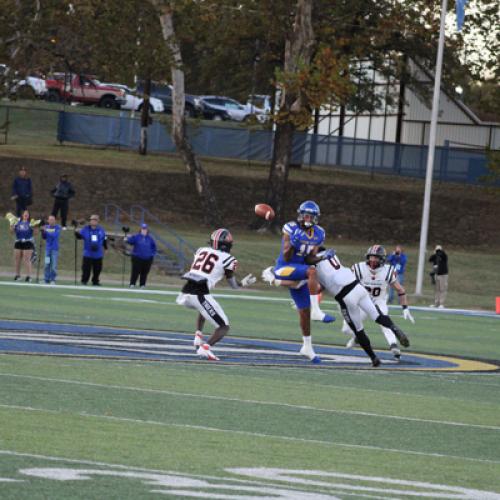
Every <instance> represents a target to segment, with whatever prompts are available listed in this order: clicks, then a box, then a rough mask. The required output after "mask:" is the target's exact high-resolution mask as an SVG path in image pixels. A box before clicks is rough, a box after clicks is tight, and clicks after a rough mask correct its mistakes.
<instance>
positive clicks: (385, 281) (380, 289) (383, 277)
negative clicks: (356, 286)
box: [352, 262, 397, 304]
mask: <svg viewBox="0 0 500 500" xmlns="http://www.w3.org/2000/svg"><path fill="white" fill-rule="evenodd" d="M352 269H353V271H354V273H355V274H356V278H357V279H358V280H359V282H360V283H361V284H362V285H363V286H364V287H365V288H366V289H367V290H368V293H369V294H370V297H371V298H372V300H373V302H375V303H376V304H377V303H382V304H385V303H386V302H387V288H388V286H390V285H392V284H393V283H394V282H395V281H397V275H396V269H395V268H394V266H391V265H389V264H384V265H383V266H380V267H377V268H376V269H372V268H371V267H370V266H369V265H368V264H367V263H366V262H358V263H357V264H354V265H353V266H352Z"/></svg>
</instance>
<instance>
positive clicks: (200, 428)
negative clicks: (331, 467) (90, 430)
mask: <svg viewBox="0 0 500 500" xmlns="http://www.w3.org/2000/svg"><path fill="white" fill-rule="evenodd" d="M0 408H5V409H7V410H8V409H11V410H20V411H29V412H39V413H49V414H55V415H66V416H78V417H84V418H92V419H103V420H112V421H116V422H125V423H131V424H139V425H150V426H160V427H175V428H179V429H193V430H198V431H205V432H220V433H227V434H235V435H238V436H248V437H252V438H263V439H266V440H268V439H276V440H278V441H287V442H294V443H306V444H315V445H324V446H338V447H342V448H353V449H362V450H370V451H377V452H387V453H399V454H403V455H417V456H424V457H433V458H445V459H452V460H464V461H467V462H479V463H488V464H500V460H488V459H485V458H472V457H461V456H458V455H446V454H444V453H426V452H423V451H414V450H401V449H397V448H384V447H382V446H370V445H361V444H350V443H340V442H336V441H324V440H321V439H306V438H297V437H291V436H278V435H276V434H265V433H262V432H250V431H241V430H235V429H222V428H218V427H208V426H204V425H191V424H176V423H167V422H158V421H156V420H142V419H135V418H128V417H113V416H109V415H96V414H93V413H86V412H76V413H71V412H66V411H60V410H46V409H45V408H34V407H32V406H19V405H5V404H0Z"/></svg>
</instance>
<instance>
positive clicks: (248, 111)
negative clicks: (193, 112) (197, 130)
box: [196, 95, 265, 122]
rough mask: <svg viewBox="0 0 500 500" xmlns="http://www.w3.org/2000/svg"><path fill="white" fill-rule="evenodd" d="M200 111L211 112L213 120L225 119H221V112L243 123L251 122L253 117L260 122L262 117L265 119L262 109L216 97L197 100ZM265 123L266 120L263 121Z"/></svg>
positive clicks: (208, 96) (204, 96)
mask: <svg viewBox="0 0 500 500" xmlns="http://www.w3.org/2000/svg"><path fill="white" fill-rule="evenodd" d="M196 103H197V106H198V109H200V110H201V111H202V112H204V113H206V112H211V113H213V114H214V116H213V119H214V120H217V119H219V120H220V119H223V118H220V117H219V114H217V113H221V112H225V113H226V114H227V115H228V116H229V119H230V120H234V121H238V122H242V121H245V120H249V119H250V118H251V117H252V116H255V117H256V118H257V119H258V120H259V121H261V118H259V116H260V117H264V116H265V115H264V112H263V110H262V109H260V108H257V107H255V106H253V109H252V107H250V106H246V105H243V104H241V103H239V102H238V101H236V100H234V99H231V98H230V97H223V96H216V95H202V96H199V97H198V98H197V100H196ZM262 121H264V120H262Z"/></svg>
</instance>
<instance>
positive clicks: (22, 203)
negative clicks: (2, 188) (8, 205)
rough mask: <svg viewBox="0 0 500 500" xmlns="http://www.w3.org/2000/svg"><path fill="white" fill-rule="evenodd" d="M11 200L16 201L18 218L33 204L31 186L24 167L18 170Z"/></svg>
mask: <svg viewBox="0 0 500 500" xmlns="http://www.w3.org/2000/svg"><path fill="white" fill-rule="evenodd" d="M11 200H16V215H17V216H18V217H21V214H22V213H23V212H24V211H25V210H26V209H27V208H28V207H29V206H30V205H31V204H32V203H33V186H32V185H31V179H30V178H29V177H28V171H27V170H26V168H25V167H21V168H20V169H19V175H18V176H17V177H16V178H15V179H14V183H13V184H12V196H11Z"/></svg>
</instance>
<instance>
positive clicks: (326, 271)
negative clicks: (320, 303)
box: [316, 254, 356, 295]
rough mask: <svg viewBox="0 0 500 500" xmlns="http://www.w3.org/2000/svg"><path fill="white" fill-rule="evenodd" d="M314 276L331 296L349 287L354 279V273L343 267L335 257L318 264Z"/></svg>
mask: <svg viewBox="0 0 500 500" xmlns="http://www.w3.org/2000/svg"><path fill="white" fill-rule="evenodd" d="M319 255H321V254H319ZM316 274H317V276H318V281H319V282H320V283H321V285H322V286H323V287H324V288H326V289H327V290H328V291H329V292H330V293H331V294H332V295H337V294H338V293H339V292H340V290H342V288H344V287H345V286H346V285H350V284H351V283H352V282H353V281H354V280H355V279H356V276H354V273H353V272H352V271H351V270H350V269H349V268H347V267H344V266H343V265H342V264H341V263H340V260H339V258H338V257H337V256H336V255H335V256H334V257H332V258H331V259H326V260H322V261H320V262H318V263H317V264H316Z"/></svg>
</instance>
